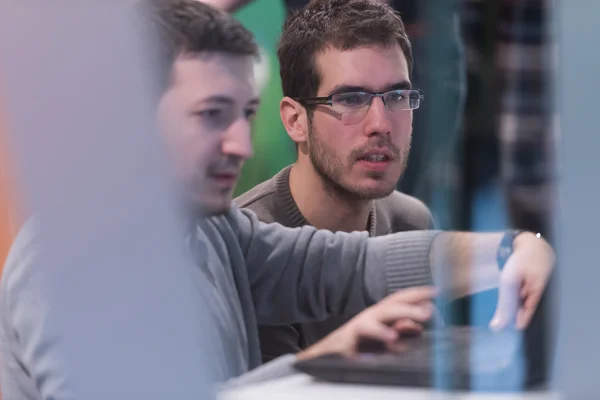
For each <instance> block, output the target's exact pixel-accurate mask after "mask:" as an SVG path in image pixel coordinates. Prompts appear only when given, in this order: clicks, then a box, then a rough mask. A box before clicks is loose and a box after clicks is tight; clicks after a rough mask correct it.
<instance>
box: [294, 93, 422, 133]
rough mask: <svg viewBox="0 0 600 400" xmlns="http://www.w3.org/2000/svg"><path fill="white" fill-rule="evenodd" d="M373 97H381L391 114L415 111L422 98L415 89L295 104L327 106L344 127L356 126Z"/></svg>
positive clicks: (304, 99)
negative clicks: (339, 117) (337, 116)
mask: <svg viewBox="0 0 600 400" xmlns="http://www.w3.org/2000/svg"><path fill="white" fill-rule="evenodd" d="M374 97H381V100H382V101H383V104H384V105H385V107H386V108H387V109H388V110H389V111H392V112H396V111H401V110H416V109H417V108H419V105H420V104H421V100H423V99H424V96H423V95H422V94H421V92H420V91H419V90H417V89H410V90H390V91H387V92H383V93H367V92H345V93H336V94H332V95H331V96H328V97H310V98H307V97H299V98H295V99H294V100H296V101H297V102H299V103H301V104H303V105H304V106H314V105H319V104H324V105H328V106H330V107H331V108H332V110H333V111H334V112H335V113H337V114H339V115H340V116H341V120H342V123H344V124H345V125H350V124H357V123H359V122H360V121H362V120H363V118H364V117H365V115H367V111H369V108H370V107H371V103H373V98H374Z"/></svg>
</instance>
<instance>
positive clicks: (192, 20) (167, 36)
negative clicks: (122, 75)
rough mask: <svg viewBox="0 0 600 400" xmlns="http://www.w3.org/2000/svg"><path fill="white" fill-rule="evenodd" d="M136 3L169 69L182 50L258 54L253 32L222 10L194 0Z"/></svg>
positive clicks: (161, 59)
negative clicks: (154, 35)
mask: <svg viewBox="0 0 600 400" xmlns="http://www.w3.org/2000/svg"><path fill="white" fill-rule="evenodd" d="M139 6H141V7H143V8H144V9H143V10H141V11H142V12H143V13H144V14H145V15H146V16H147V18H146V19H147V20H148V22H149V23H150V28H151V29H153V30H154V31H153V33H154V34H156V35H157V38H158V40H159V43H157V46H156V47H157V48H158V47H159V48H160V50H159V52H160V60H159V62H160V63H161V64H162V65H164V66H165V67H167V68H165V69H168V70H169V71H170V69H171V66H172V65H173V63H174V62H175V59H176V58H177V57H178V56H180V55H182V54H185V53H190V54H194V53H202V52H221V53H229V54H233V55H240V56H254V57H258V55H259V49H258V45H257V44H256V41H255V40H254V36H253V35H252V33H251V32H250V31H249V30H248V29H246V28H245V27H244V26H243V25H242V24H241V23H240V22H239V21H237V20H236V19H235V18H234V17H232V16H231V15H230V14H229V13H227V12H225V11H222V10H217V9H215V8H213V7H210V6H208V5H206V4H204V3H202V2H200V1H197V0H140V3H139Z"/></svg>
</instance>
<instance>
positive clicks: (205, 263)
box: [0, 207, 436, 399]
mask: <svg viewBox="0 0 600 400" xmlns="http://www.w3.org/2000/svg"><path fill="white" fill-rule="evenodd" d="M435 234H436V232H433V231H415V232H406V233H398V234H393V235H388V236H383V237H378V238H369V237H368V234H367V233H366V232H365V233H358V232H356V233H351V234H347V233H335V234H334V233H331V232H329V231H323V230H321V231H319V230H316V229H314V228H312V227H309V226H306V227H302V228H296V229H292V228H286V227H283V226H282V225H280V224H265V223H262V222H259V220H258V219H257V217H256V215H255V214H254V213H252V212H251V211H244V210H238V209H237V208H235V207H232V209H231V210H230V211H229V212H228V213H226V214H224V215H221V216H216V217H211V218H207V219H204V220H201V221H199V223H198V224H197V226H196V227H195V228H194V229H192V233H191V235H190V237H189V245H190V246H189V248H190V249H191V250H192V251H191V252H190V254H191V257H190V260H191V262H190V268H187V269H182V268H174V269H173V270H174V273H182V271H184V272H185V274H189V277H190V278H191V280H192V281H193V282H194V283H195V284H196V287H197V288H198V291H200V292H202V293H203V294H202V296H201V297H202V298H203V299H204V300H203V301H205V304H204V306H206V307H208V308H209V309H210V310H211V313H212V315H213V317H214V318H213V320H212V321H213V322H214V326H213V328H216V329H214V330H211V329H206V330H205V331H206V332H207V333H205V335H207V336H210V337H209V339H210V340H212V341H213V343H214V346H212V351H213V352H214V353H216V356H215V357H216V358H215V359H216V360H217V364H218V365H217V366H215V369H216V372H215V371H213V372H214V373H215V374H216V379H217V380H220V381H225V380H228V379H230V378H234V377H237V376H240V374H242V376H241V377H240V378H238V379H237V380H231V381H230V382H231V383H232V384H243V383H247V382H252V381H257V380H263V379H266V378H269V377H272V376H276V375H281V374H286V373H288V372H289V371H290V370H291V364H292V362H293V360H294V358H293V357H284V358H281V359H278V360H275V361H273V362H272V363H269V364H266V365H263V366H261V367H260V368H257V369H256V370H254V371H251V372H250V373H249V374H245V375H244V373H245V372H246V371H248V370H250V369H253V368H256V367H257V366H259V365H260V364H261V353H260V347H259V337H258V330H257V325H258V324H263V325H282V324H290V323H295V322H309V321H315V320H322V319H325V318H328V317H330V316H334V315H338V316H344V315H351V314H353V313H355V312H356V311H357V310H360V309H362V308H364V307H366V306H368V305H370V304H372V303H374V302H375V301H377V300H379V299H381V298H383V297H384V296H386V295H387V294H389V293H390V292H393V291H394V290H396V289H397V288H399V287H401V286H405V285H406V282H412V284H431V283H432V278H431V274H430V269H429V248H430V245H431V242H432V240H433V238H434V236H435ZM35 246H36V234H35V230H34V229H32V228H31V226H29V228H28V229H24V230H23V231H22V232H21V233H20V234H19V236H18V238H17V240H16V242H15V243H14V245H13V248H12V249H11V252H10V254H9V257H8V260H7V262H6V265H5V267H4V276H3V279H2V286H1V292H0V294H1V302H0V307H1V315H0V317H1V323H0V345H1V346H2V347H1V349H0V351H1V354H2V363H1V365H0V367H1V368H0V387H1V389H2V393H3V399H52V398H61V399H71V398H76V397H74V396H73V393H74V392H75V389H74V388H76V387H77V385H81V384H83V383H82V382H81V381H84V380H86V379H87V380H90V379H96V380H98V379H100V380H101V379H102V376H95V375H94V372H92V371H94V368H93V367H94V359H95V357H96V356H98V354H97V353H98V352H99V351H101V350H100V349H101V348H102V346H101V345H109V346H110V345H114V346H119V345H120V344H119V343H118V341H117V342H114V341H115V338H118V337H119V336H118V327H114V330H115V334H114V335H113V337H112V339H109V338H107V339H106V341H107V343H102V344H98V345H97V346H90V347H89V349H88V348H86V351H87V350H89V354H86V355H85V357H82V358H81V359H78V360H79V361H80V363H79V364H78V366H79V367H78V369H77V371H74V370H72V368H73V367H72V366H70V364H69V362H67V360H66V359H67V357H66V356H65V354H64V353H65V352H64V351H63V349H64V347H66V346H68V344H65V343H63V341H61V340H59V339H60V338H58V339H57V336H56V333H57V332H60V331H61V330H62V331H66V330H75V331H77V330H79V329H81V326H79V324H77V325H76V326H70V327H69V326H57V325H56V324H57V321H59V320H60V318H59V316H60V310H48V309H47V307H44V306H41V305H43V304H44V303H45V299H44V298H43V294H44V293H49V292H51V291H49V290H48V288H47V287H46V285H48V284H49V283H48V282H47V280H45V279H38V277H37V276H38V273H39V270H36V268H39V267H40V264H39V262H38V263H37V264H36V263H35V262H34V261H35V259H36V257H35V254H36V247H35ZM37 261H39V260H37ZM124 267H125V266H124ZM113 282H114V285H118V288H119V289H121V288H122V287H123V285H124V284H126V285H128V286H129V287H130V290H129V291H128V292H126V293H127V296H126V297H124V298H122V299H111V301H112V302H113V303H115V302H118V301H122V304H124V305H126V306H127V307H128V309H130V310H131V311H130V312H131V313H132V314H133V313H135V312H136V311H139V312H140V313H147V312H148V311H147V310H146V309H145V308H144V304H143V302H139V304H138V303H137V302H136V301H137V300H136V290H137V289H136V288H137V287H139V285H140V284H141V283H140V282H138V281H136V282H122V281H120V280H119V279H115V280H114V281H113V280H104V281H103V283H104V284H105V285H112V284H113ZM54 284H56V282H54ZM111 289H112V288H111V287H106V288H105V291H106V293H107V296H111V295H112V296H117V295H119V293H124V292H122V291H112V290H111ZM81 291H85V287H83V288H81ZM121 295H123V294H121ZM123 296H124V295H123ZM164 296H165V301H168V299H169V293H164ZM72 301H74V302H76V301H77V299H72ZM136 307H137V308H138V309H136ZM102 311H105V310H102ZM98 315H102V314H101V313H98ZM83 318H84V319H83V320H82V321H81V324H85V323H86V318H90V319H91V320H92V321H93V322H94V324H97V325H98V326H102V322H103V321H97V320H94V315H85V316H84V317H83ZM99 318H100V317H99ZM133 318H135V317H133ZM156 318H157V321H156V323H157V324H161V322H162V321H161V318H162V316H161V315H157V316H156ZM174 318H175V317H173V316H172V315H170V316H169V319H168V321H171V322H170V323H171V324H173V325H175V326H171V327H170V328H171V329H172V330H173V331H174V332H178V331H180V330H183V331H199V330H200V329H199V327H197V326H190V325H191V324H192V323H193V322H192V321H188V320H185V319H183V318H182V319H181V320H177V322H176V323H175V322H173V321H174ZM175 320H176V318H175ZM134 321H135V319H134ZM144 335H145V330H144V327H140V329H139V339H140V340H143V339H144ZM111 340H112V341H113V342H112V344H111ZM151 350H152V349H148V351H151ZM124 351H129V350H128V349H124ZM183 352H184V353H185V350H183ZM185 355H186V357H187V358H186V357H183V358H182V362H183V363H186V362H187V363H190V364H191V363H194V362H196V363H197V362H198V359H199V358H202V357H204V355H202V354H196V353H195V352H194V351H192V350H190V352H189V354H185ZM130 358H131V357H130ZM82 359H83V360H84V361H81V360H82ZM202 359H203V358H202ZM206 359H207V360H209V358H206ZM88 360H89V361H88ZM85 362H89V372H87V371H88V368H85V367H83V368H82V365H81V364H82V363H83V364H85ZM115 363H116V364H115V368H123V371H124V373H125V374H126V373H127V370H128V369H130V368H132V367H133V368H136V369H141V371H142V373H143V369H144V368H145V367H146V365H144V363H143V362H140V363H139V365H135V366H119V365H118V360H115ZM139 371H140V370H137V372H138V374H139ZM86 373H87V375H86ZM113 375H114V374H113ZM77 377H78V378H77ZM76 380H77V381H76ZM110 384H111V383H110V382H107V385H110ZM152 384H162V385H169V384H176V382H170V381H168V380H167V381H166V382H160V383H159V382H153V383H152ZM173 389H174V390H173V392H174V393H176V392H177V391H176V389H177V388H176V387H173Z"/></svg>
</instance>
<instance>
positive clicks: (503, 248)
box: [496, 229, 525, 271]
mask: <svg viewBox="0 0 600 400" xmlns="http://www.w3.org/2000/svg"><path fill="white" fill-rule="evenodd" d="M523 232H525V231H523V230H520V229H513V230H508V231H506V233H505V234H504V236H503V237H502V240H501V241H500V247H498V254H497V256H496V260H497V262H498V268H499V269H500V271H502V269H503V268H504V265H506V261H508V258H509V257H510V256H511V255H512V253H513V243H514V241H515V238H516V237H517V236H519V235H520V234H521V233H523Z"/></svg>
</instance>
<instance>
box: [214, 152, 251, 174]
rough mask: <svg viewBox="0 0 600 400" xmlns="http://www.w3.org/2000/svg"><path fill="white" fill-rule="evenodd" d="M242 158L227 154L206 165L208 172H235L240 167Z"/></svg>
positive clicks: (242, 161)
mask: <svg viewBox="0 0 600 400" xmlns="http://www.w3.org/2000/svg"><path fill="white" fill-rule="evenodd" d="M243 163H244V160H243V159H242V158H240V157H235V156H227V157H225V158H222V159H221V160H219V161H216V162H214V163H211V164H210V165H209V166H208V173H209V174H215V173H237V172H239V171H240V169H241V168H242V164H243Z"/></svg>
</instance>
